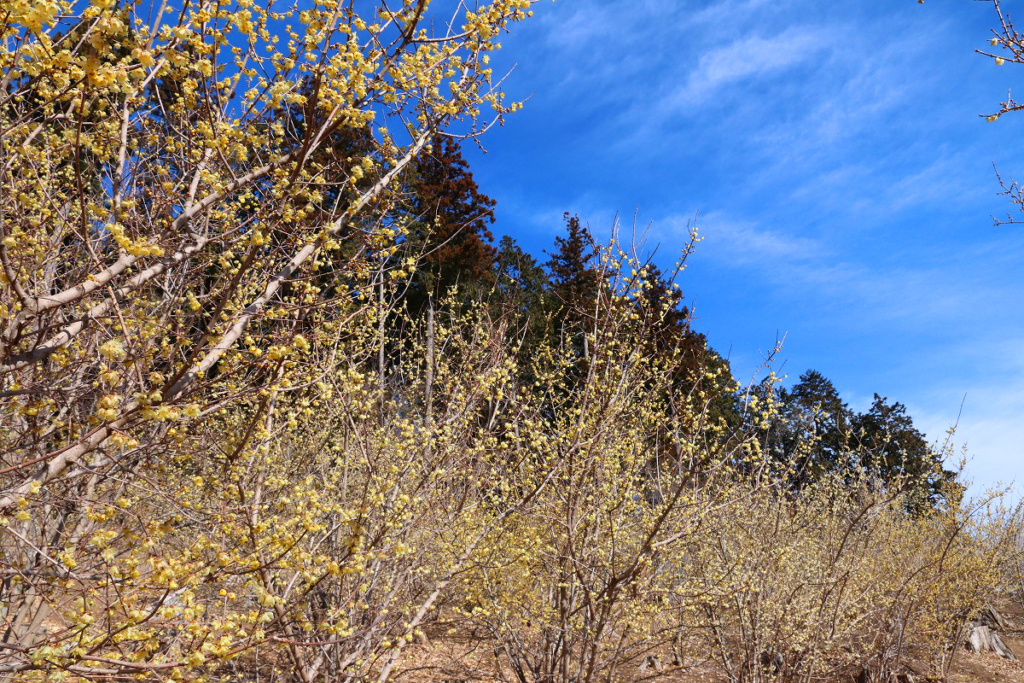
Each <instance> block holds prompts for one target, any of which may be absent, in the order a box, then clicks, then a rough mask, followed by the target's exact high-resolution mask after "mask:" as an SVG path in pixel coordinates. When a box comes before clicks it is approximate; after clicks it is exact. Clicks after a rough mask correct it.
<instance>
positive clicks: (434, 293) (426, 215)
mask: <svg viewBox="0 0 1024 683" xmlns="http://www.w3.org/2000/svg"><path fill="white" fill-rule="evenodd" d="M406 192H407V194H408V206H407V211H408V214H409V216H410V217H411V221H412V222H411V224H410V226H409V229H408V235H407V245H408V251H409V252H410V254H411V255H414V256H415V255H420V260H419V264H418V266H417V271H416V274H415V276H414V278H413V282H412V285H411V287H410V289H409V293H408V296H407V305H408V307H409V310H410V311H413V312H414V313H419V312H421V311H423V310H424V308H425V306H426V304H427V301H428V299H433V300H435V301H436V300H438V299H441V298H443V297H445V296H446V295H447V294H448V293H449V292H450V291H451V289H452V288H453V287H456V286H458V289H459V292H460V294H461V295H462V296H463V297H465V298H467V299H479V298H481V297H482V296H483V295H484V294H485V293H486V292H487V290H488V289H489V288H490V287H491V286H492V285H493V284H494V267H495V259H496V257H497V250H496V249H495V248H494V246H493V245H492V244H491V241H492V240H493V236H492V235H491V232H490V229H489V227H488V226H490V225H491V224H493V223H494V206H495V201H494V200H493V199H491V198H490V197H488V196H487V195H485V194H484V193H483V192H481V191H480V188H479V186H478V185H477V183H476V181H475V180H474V179H473V174H472V172H471V171H470V170H469V165H468V164H467V163H466V160H465V158H463V156H462V150H461V147H460V145H459V142H458V140H456V139H455V138H452V137H449V136H440V135H439V136H436V137H435V138H434V139H433V143H432V149H431V151H430V152H429V153H428V154H424V155H423V156H422V157H421V158H420V159H418V160H417V161H416V162H415V163H414V164H413V165H412V169H411V170H410V172H409V174H408V176H407V186H406Z"/></svg>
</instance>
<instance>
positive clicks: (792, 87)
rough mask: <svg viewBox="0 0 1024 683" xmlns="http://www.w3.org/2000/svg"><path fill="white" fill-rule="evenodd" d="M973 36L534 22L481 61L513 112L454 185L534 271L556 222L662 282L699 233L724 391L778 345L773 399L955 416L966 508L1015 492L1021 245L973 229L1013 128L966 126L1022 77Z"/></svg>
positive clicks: (697, 293) (933, 430) (861, 20)
mask: <svg viewBox="0 0 1024 683" xmlns="http://www.w3.org/2000/svg"><path fill="white" fill-rule="evenodd" d="M1017 5H1019V6H1020V7H1017ZM1004 6H1005V7H1006V8H1007V9H1009V10H1010V12H1011V13H1013V11H1014V10H1015V9H1018V10H1024V0H1006V1H1005V3H1004ZM1021 14H1022V15H1024V11H1022V12H1021ZM993 25H994V14H993V12H992V8H991V5H990V4H988V3H985V2H974V1H972V0H945V1H943V2H938V1H933V0H929V2H927V3H926V4H923V5H922V4H918V3H917V2H913V0H875V1H873V2H871V1H866V2H850V3H825V2H821V0H746V1H743V0H734V1H732V2H726V1H724V0H722V1H719V2H687V1H684V0H658V1H654V0H559V1H558V2H554V3H549V2H544V3H541V4H538V5H537V6H536V16H535V17H534V18H533V19H532V20H531V21H528V22H525V23H524V24H521V25H519V26H518V27H517V29H516V31H515V32H514V33H513V34H512V35H510V36H508V37H507V39H506V40H505V41H504V42H503V45H504V49H503V50H502V51H501V52H500V53H499V55H500V56H499V57H498V58H496V59H495V61H494V63H495V66H496V70H497V71H500V70H502V69H507V68H509V67H510V66H512V65H513V64H514V65H515V70H514V72H513V73H512V74H511V76H510V77H509V80H508V81H507V90H508V92H509V93H510V95H512V96H515V97H526V96H529V97H530V99H529V101H528V102H527V105H526V108H525V109H524V111H522V112H520V113H518V114H515V115H514V116H512V117H510V118H509V119H508V121H507V123H506V125H505V126H504V127H503V128H500V129H494V130H492V131H491V132H490V133H489V134H488V135H487V137H485V139H484V146H485V148H486V150H487V153H486V154H478V153H476V152H470V154H469V156H470V158H471V164H472V168H473V170H474V173H475V175H476V178H477V180H478V181H479V183H480V185H481V186H482V188H483V190H484V191H485V192H486V193H488V194H489V195H491V196H492V197H494V198H495V199H496V200H497V201H498V213H497V216H498V222H497V224H496V226H495V227H496V230H495V232H496V233H498V234H510V235H512V236H514V237H515V238H516V239H517V241H519V242H520V244H521V245H523V246H524V247H525V248H527V249H528V250H530V251H532V252H533V253H535V254H539V253H540V251H541V250H542V249H544V248H546V247H548V246H549V245H550V243H551V240H552V238H553V236H554V235H555V234H557V232H558V231H559V229H560V227H561V219H560V217H561V215H562V212H564V211H570V212H578V213H579V215H580V216H581V218H583V219H584V220H585V221H586V222H588V223H589V224H590V226H591V228H592V230H593V231H594V232H595V234H597V235H598V236H607V235H608V233H609V229H610V227H611V225H612V222H613V220H614V217H615V216H616V214H618V215H620V216H621V217H623V218H624V219H625V220H626V222H627V223H629V222H631V221H632V217H633V215H634V212H636V215H637V217H638V222H639V224H640V226H641V227H642V228H646V229H647V230H648V240H649V241H650V242H651V243H658V244H660V249H659V252H658V254H659V256H660V260H662V261H664V262H665V263H666V264H667V263H670V262H671V261H673V260H674V258H675V256H676V255H677V253H678V250H679V248H680V247H681V246H682V244H683V240H684V238H685V236H686V224H687V221H689V220H692V219H693V218H694V216H695V215H697V214H698V212H699V220H698V223H699V225H700V227H701V232H702V234H703V235H704V241H703V242H702V243H701V244H700V246H699V248H698V250H697V252H696V254H695V255H694V256H693V257H692V259H691V261H690V266H689V268H688V270H687V271H686V273H685V274H684V275H683V277H682V279H681V281H680V283H681V285H682V287H683V290H684V291H685V293H686V294H687V296H688V297H690V299H691V301H695V309H696V315H697V317H698V322H697V327H698V328H699V329H700V330H701V331H703V332H705V333H706V334H707V335H708V337H709V340H710V341H711V343H712V345H713V346H714V347H715V348H716V349H717V350H719V351H720V352H721V353H723V354H728V355H729V356H730V358H731V360H732V364H733V369H734V371H735V372H736V373H737V375H738V376H739V377H748V376H749V375H750V374H751V373H753V372H754V371H755V370H756V368H757V366H758V365H759V364H760V362H761V354H762V353H764V352H767V351H768V350H770V349H771V347H772V346H773V344H774V341H775V339H776V336H777V335H779V336H781V335H785V346H784V349H783V352H782V355H781V362H780V363H779V364H777V365H776V368H777V369H778V368H779V367H781V372H782V373H784V374H787V375H788V376H789V377H790V381H792V380H794V379H795V378H796V377H797V376H798V375H799V374H800V373H801V372H803V371H805V370H807V369H809V368H813V369H816V370H818V371H820V372H822V373H823V374H824V375H825V376H827V377H829V378H830V379H831V380H832V381H833V382H834V383H835V385H836V386H837V387H838V388H839V390H840V392H841V393H842V395H843V397H844V398H845V399H846V400H847V402H848V403H849V404H850V405H851V407H853V408H855V409H858V410H864V409H866V408H867V407H868V405H869V404H870V401H871V397H872V394H873V393H874V392H878V393H879V394H881V395H883V396H887V397H888V398H889V399H891V400H899V401H901V402H903V403H905V404H906V405H907V406H908V409H909V411H910V413H911V415H912V416H913V417H914V418H915V422H916V424H917V425H918V426H919V427H920V428H921V429H922V430H923V431H925V432H926V433H927V434H928V436H929V437H930V438H932V439H936V438H941V437H942V436H943V435H944V432H945V430H946V429H947V428H948V427H949V426H950V425H951V424H952V423H953V422H954V421H955V420H956V418H957V415H958V413H959V411H960V405H961V401H964V407H963V413H962V415H961V417H960V424H959V429H958V432H957V436H956V438H957V443H959V444H966V445H967V447H968V449H969V453H970V457H971V458H972V460H971V462H970V463H969V465H968V473H969V475H970V477H971V478H972V479H973V480H974V482H975V484H976V489H977V490H980V489H981V488H983V487H985V486H988V485H992V484H995V483H996V482H997V481H1004V482H1009V481H1011V480H1016V481H1017V482H1024V305H1022V294H1024V226H1020V227H1015V226H1004V227H994V226H993V224H992V215H994V214H1000V215H1005V214H1006V213H1008V212H1009V211H1011V210H1012V209H1011V206H1010V205H1009V203H1008V202H1007V201H1006V199H1005V198H1003V197H999V196H998V195H997V192H998V189H999V188H998V184H997V181H996V178H995V174H994V171H993V164H995V165H996V166H998V168H999V170H1000V171H1001V172H1003V173H1005V174H1007V175H1012V174H1014V173H1016V174H1017V175H1019V176H1021V177H1024V154H1022V153H1021V152H1022V151H1024V116H1019V117H1012V116H1007V117H1004V118H1002V119H1000V120H999V121H997V122H995V123H988V122H986V121H985V120H984V119H983V118H980V117H979V114H987V113H990V112H992V111H994V110H995V109H996V108H997V107H998V103H999V101H1000V100H1001V99H1004V98H1005V95H1006V92H1007V89H1008V88H1009V87H1010V86H1011V85H1013V84H1014V82H1015V80H1014V79H1015V78H1016V77H1017V76H1018V71H1016V70H1015V68H1016V67H1014V66H1012V65H1005V66H1001V67H999V66H996V65H994V64H993V63H992V62H991V61H990V60H987V59H985V58H984V57H981V56H979V55H976V54H975V53H974V50H975V49H976V48H980V47H985V46H986V41H987V39H988V38H989V37H990V36H991V33H990V29H991V28H992V26H993ZM467 151H469V150H467ZM1022 218H1024V216H1022ZM965 397H966V399H965Z"/></svg>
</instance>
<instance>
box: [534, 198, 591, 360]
mask: <svg viewBox="0 0 1024 683" xmlns="http://www.w3.org/2000/svg"><path fill="white" fill-rule="evenodd" d="M563 217H564V220H565V230H566V234H565V236H564V237H563V236H561V235H559V236H557V237H555V251H554V252H553V253H551V254H549V256H550V258H549V259H548V262H547V264H546V265H547V269H548V274H549V278H550V281H551V287H550V291H551V298H552V300H553V302H554V304H555V305H556V306H557V307H558V312H557V314H556V315H557V318H558V320H559V322H560V329H559V332H560V337H561V340H562V342H563V343H568V344H571V345H572V346H575V347H577V348H578V350H579V351H580V355H581V356H584V357H585V356H586V355H587V353H586V338H585V335H586V334H587V333H588V332H589V331H590V328H591V326H592V325H591V323H592V322H593V316H594V305H595V302H596V301H597V294H598V287H599V286H600V284H601V274H600V272H599V271H598V270H597V268H596V265H597V247H596V245H595V243H594V238H593V237H592V236H591V234H590V230H588V229H587V228H586V226H584V225H583V224H582V223H580V218H579V216H570V215H569V213H568V212H566V213H565V214H564V216H563Z"/></svg>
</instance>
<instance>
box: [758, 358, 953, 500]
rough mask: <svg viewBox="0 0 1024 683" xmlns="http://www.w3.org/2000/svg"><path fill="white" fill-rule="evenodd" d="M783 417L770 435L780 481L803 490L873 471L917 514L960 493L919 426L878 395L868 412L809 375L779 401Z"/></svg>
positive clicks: (767, 434)
mask: <svg viewBox="0 0 1024 683" xmlns="http://www.w3.org/2000/svg"><path fill="white" fill-rule="evenodd" d="M775 398H776V400H777V401H778V406H779V412H778V415H777V416H776V419H775V420H774V421H773V423H772V424H771V426H770V428H769V429H768V430H767V431H765V433H764V437H763V440H764V445H765V447H766V448H767V450H768V453H769V454H770V456H771V457H772V459H773V460H774V461H775V462H777V463H779V464H780V465H781V466H784V467H785V469H784V470H782V471H781V472H780V475H781V476H782V477H783V478H784V479H785V480H786V481H787V482H788V485H789V486H790V487H792V488H794V489H796V490H799V489H800V488H802V487H803V486H805V485H807V484H808V483H811V482H814V481H816V480H818V479H819V478H820V477H822V476H823V475H825V474H826V473H834V472H840V473H841V472H843V471H852V469H853V468H865V469H867V470H868V471H869V472H870V473H871V474H872V475H874V476H876V477H877V478H878V479H879V480H880V481H881V482H882V483H883V484H884V485H885V486H889V487H892V489H893V492H894V493H897V492H908V493H909V494H910V496H911V503H910V505H909V507H910V508H911V509H915V510H916V509H923V508H925V507H933V506H935V505H939V504H941V503H942V502H943V501H944V500H946V499H947V497H948V496H950V495H955V493H956V491H955V490H954V489H953V488H951V487H952V486H953V481H954V479H955V475H954V473H952V472H950V471H948V470H945V469H944V468H943V466H942V462H943V459H942V455H941V454H940V453H937V452H936V451H935V449H934V448H932V446H931V445H930V444H929V443H928V442H927V441H926V440H925V438H924V435H923V434H922V433H921V432H920V431H918V430H917V428H915V427H914V423H913V420H912V419H911V417H910V416H909V415H908V414H907V410H906V407H905V406H904V405H903V404H901V403H892V404H889V403H888V402H887V401H886V399H885V398H882V397H880V396H879V395H878V394H875V398H874V402H873V403H872V406H871V408H870V409H869V410H868V411H867V412H866V413H856V412H854V411H852V410H850V408H849V407H848V406H847V405H846V403H844V402H843V400H842V399H841V398H840V397H839V392H838V391H837V390H836V388H835V386H834V385H833V384H832V382H831V381H829V380H828V379H827V378H826V377H824V376H823V375H822V374H821V373H820V372H817V371H815V370H808V371H807V372H805V373H804V374H802V375H800V381H799V382H797V383H796V384H795V385H793V387H792V388H791V389H788V390H787V389H785V388H781V389H778V390H777V391H776V395H775Z"/></svg>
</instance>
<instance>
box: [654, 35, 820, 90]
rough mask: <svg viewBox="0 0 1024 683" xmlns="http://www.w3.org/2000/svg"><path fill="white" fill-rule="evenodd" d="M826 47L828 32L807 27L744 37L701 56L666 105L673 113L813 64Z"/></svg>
mask: <svg viewBox="0 0 1024 683" xmlns="http://www.w3.org/2000/svg"><path fill="white" fill-rule="evenodd" d="M829 44H830V42H829V36H828V34H827V32H825V31H824V30H822V29H820V28H817V27H808V26H792V27H789V28H786V29H785V30H784V31H782V32H781V33H778V34H776V35H767V36H765V35H747V36H744V37H742V38H739V39H737V40H734V41H733V42H731V43H730V44H728V45H726V46H723V47H720V48H716V49H711V50H709V51H707V52H705V53H704V54H702V55H701V57H700V59H699V60H698V61H697V64H696V67H695V68H694V69H693V71H691V72H690V74H689V76H688V77H687V79H686V82H685V84H684V85H683V87H682V88H681V89H680V90H679V91H677V92H676V93H675V94H674V96H673V97H672V98H671V100H670V101H669V105H670V107H671V108H673V109H676V110H678V109H683V108H687V107H691V106H696V105H700V104H703V103H704V102H705V101H706V100H707V99H709V98H710V97H711V96H712V95H714V94H716V93H717V92H718V91H720V90H722V89H724V88H726V87H728V86H733V85H735V84H737V83H740V82H742V81H744V80H747V79H764V78H767V77H771V76H777V75H779V74H780V73H782V72H785V71H787V70H789V69H791V68H793V67H795V66H797V65H800V64H805V63H807V62H809V61H811V60H813V59H814V58H815V57H816V55H817V54H818V53H819V52H820V51H822V50H824V49H826V48H828V46H829Z"/></svg>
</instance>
